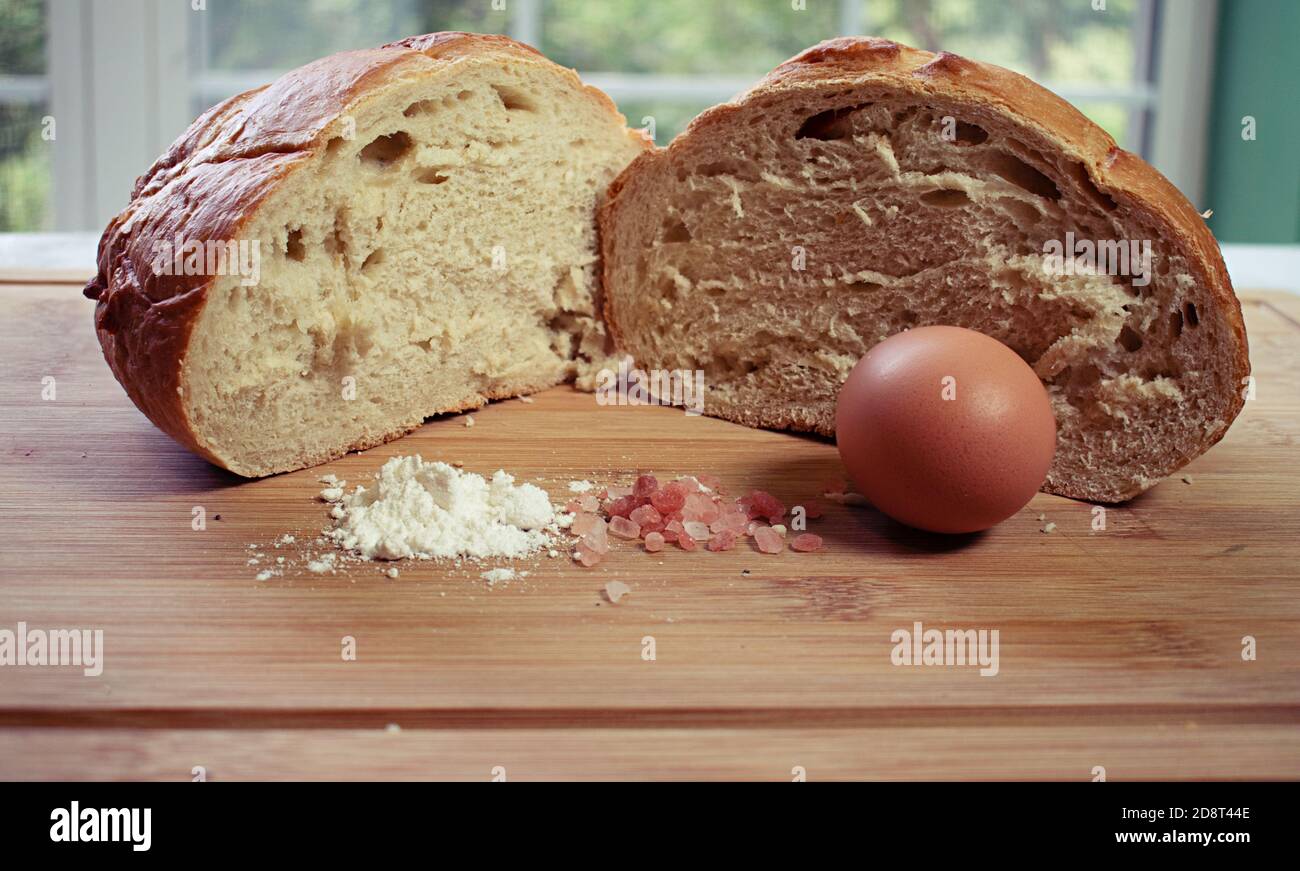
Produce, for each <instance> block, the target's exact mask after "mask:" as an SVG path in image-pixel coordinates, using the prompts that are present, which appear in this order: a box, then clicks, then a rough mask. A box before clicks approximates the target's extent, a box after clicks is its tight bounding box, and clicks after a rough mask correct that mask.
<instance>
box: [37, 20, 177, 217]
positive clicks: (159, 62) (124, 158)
mask: <svg viewBox="0 0 1300 871" xmlns="http://www.w3.org/2000/svg"><path fill="white" fill-rule="evenodd" d="M189 8H190V7H189V4H158V3H153V2H150V0H115V2H113V3H97V2H92V0H63V2H59V3H51V4H50V6H49V15H50V18H49V34H50V43H49V55H48V56H49V64H50V69H49V78H50V103H51V113H50V114H51V115H53V116H54V119H55V123H56V125H57V127H56V130H57V135H56V139H55V150H54V181H55V185H54V188H55V194H54V224H55V228H56V229H59V230H87V229H99V228H101V227H103V226H104V225H105V224H107V223H108V221H109V219H110V218H111V217H112V216H113V215H114V214H116V213H117V212H118V211H119V210H121V208H122V207H123V206H125V205H126V203H127V199H128V197H129V196H130V193H131V186H132V184H134V182H135V179H136V177H137V176H138V175H139V174H140V173H142V172H144V170H146V169H147V168H148V167H149V165H150V164H151V163H152V162H153V161H154V159H155V158H156V157H157V156H158V155H159V153H161V152H162V151H163V150H164V149H165V148H166V147H167V146H168V145H169V144H170V143H171V142H172V140H173V139H175V137H176V135H177V134H178V133H179V132H180V131H181V130H183V129H184V127H185V124H186V123H187V122H188V121H189V108H188V105H187V104H188V100H187V94H188V82H187V69H188V67H187V65H186V62H185V58H186V50H187V46H186V27H185V24H186V20H185V18H184V15H185V14H187V13H188V11H189Z"/></svg>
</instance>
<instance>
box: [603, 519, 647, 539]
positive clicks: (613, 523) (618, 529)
mask: <svg viewBox="0 0 1300 871" xmlns="http://www.w3.org/2000/svg"><path fill="white" fill-rule="evenodd" d="M609 533H610V535H613V536H616V537H618V538H626V539H628V540H633V539H637V538H640V537H641V527H639V526H637V525H636V524H635V523H633V522H632V521H630V520H628V519H627V518H626V517H611V518H610V520H609Z"/></svg>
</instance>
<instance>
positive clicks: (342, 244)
mask: <svg viewBox="0 0 1300 871" xmlns="http://www.w3.org/2000/svg"><path fill="white" fill-rule="evenodd" d="M348 214H349V213H348V210H347V209H346V208H344V209H339V210H338V211H337V212H335V213H334V229H333V230H331V231H330V233H329V235H328V236H326V237H325V250H326V251H328V252H329V253H330V254H334V255H337V256H340V257H344V258H346V257H347V256H348V238H349V236H350V235H351V231H350V230H349V229H348Z"/></svg>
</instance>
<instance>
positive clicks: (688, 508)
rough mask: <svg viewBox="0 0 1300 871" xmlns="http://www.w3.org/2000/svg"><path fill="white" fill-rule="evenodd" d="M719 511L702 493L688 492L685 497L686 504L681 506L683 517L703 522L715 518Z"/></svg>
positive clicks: (710, 521)
mask: <svg viewBox="0 0 1300 871" xmlns="http://www.w3.org/2000/svg"><path fill="white" fill-rule="evenodd" d="M720 513H721V511H720V510H719V509H718V506H717V504H716V503H715V502H714V501H713V500H712V499H711V498H709V497H708V496H706V495H705V494H703V493H692V494H690V495H689V496H687V497H686V504H685V505H683V506H682V516H683V517H685V518H686V519H687V520H698V521H699V522H700V523H704V524H709V523H712V522H713V521H715V520H717V519H718V515H719V514H720Z"/></svg>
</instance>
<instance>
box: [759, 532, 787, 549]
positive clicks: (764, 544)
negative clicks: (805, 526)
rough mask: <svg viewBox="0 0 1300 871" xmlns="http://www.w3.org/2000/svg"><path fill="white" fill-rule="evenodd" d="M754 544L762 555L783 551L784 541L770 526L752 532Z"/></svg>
mask: <svg viewBox="0 0 1300 871" xmlns="http://www.w3.org/2000/svg"><path fill="white" fill-rule="evenodd" d="M754 543H755V544H756V545H758V549H759V550H761V551H762V552H763V553H780V552H781V551H783V550H785V539H784V538H782V537H781V535H780V533H778V532H777V531H776V530H775V529H773V528H772V527H770V526H760V527H758V528H757V529H755V530H754Z"/></svg>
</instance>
